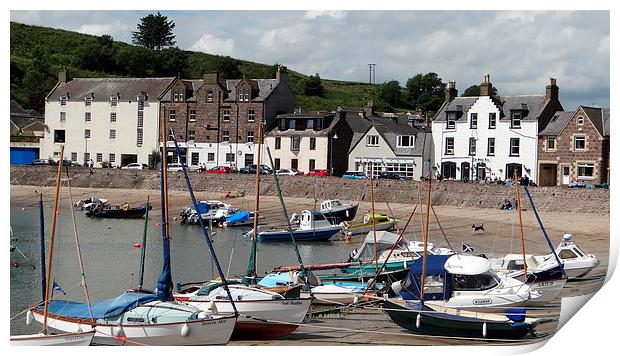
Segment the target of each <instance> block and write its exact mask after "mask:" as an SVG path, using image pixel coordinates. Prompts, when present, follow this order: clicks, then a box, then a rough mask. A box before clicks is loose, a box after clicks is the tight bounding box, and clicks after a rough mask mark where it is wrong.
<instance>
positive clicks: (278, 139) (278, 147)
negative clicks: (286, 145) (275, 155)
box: [276, 137, 282, 150]
mask: <svg viewBox="0 0 620 356" xmlns="http://www.w3.org/2000/svg"><path fill="white" fill-rule="evenodd" d="M281 147H282V138H281V137H276V150H279V149H280V148H281Z"/></svg>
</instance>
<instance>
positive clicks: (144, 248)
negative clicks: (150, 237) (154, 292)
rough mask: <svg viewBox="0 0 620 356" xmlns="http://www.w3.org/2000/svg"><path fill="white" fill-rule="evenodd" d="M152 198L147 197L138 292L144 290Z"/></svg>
mask: <svg viewBox="0 0 620 356" xmlns="http://www.w3.org/2000/svg"><path fill="white" fill-rule="evenodd" d="M150 202H151V201H150V196H147V197H146V214H145V215H144V233H143V234H142V250H141V251H140V271H139V273H138V291H141V290H142V286H143V283H144V259H145V257H146V232H147V230H148V226H149V206H150Z"/></svg>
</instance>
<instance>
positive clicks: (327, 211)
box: [319, 199, 359, 224]
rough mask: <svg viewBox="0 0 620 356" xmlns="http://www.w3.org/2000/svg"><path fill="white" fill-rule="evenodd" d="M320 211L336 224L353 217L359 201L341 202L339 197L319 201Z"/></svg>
mask: <svg viewBox="0 0 620 356" xmlns="http://www.w3.org/2000/svg"><path fill="white" fill-rule="evenodd" d="M319 206H320V210H319V211H320V212H321V214H323V215H324V216H325V217H326V218H327V219H329V220H330V222H332V223H334V224H338V223H340V222H342V221H351V220H353V219H354V218H355V214H356V213H357V207H358V206H359V203H352V204H351V203H343V202H342V200H340V199H330V200H324V201H322V202H321V204H320V205H319Z"/></svg>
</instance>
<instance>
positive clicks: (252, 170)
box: [239, 164, 271, 174]
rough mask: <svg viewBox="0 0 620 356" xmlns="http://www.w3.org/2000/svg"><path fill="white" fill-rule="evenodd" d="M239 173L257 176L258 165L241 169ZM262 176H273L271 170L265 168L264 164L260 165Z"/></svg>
mask: <svg viewBox="0 0 620 356" xmlns="http://www.w3.org/2000/svg"><path fill="white" fill-rule="evenodd" d="M239 173H246V174H247V173H249V174H256V165H255V164H251V165H249V166H247V167H244V168H241V169H240V170H239ZM260 174H271V168H269V167H267V166H265V165H264V164H261V165H260Z"/></svg>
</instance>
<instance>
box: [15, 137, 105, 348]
mask: <svg viewBox="0 0 620 356" xmlns="http://www.w3.org/2000/svg"><path fill="white" fill-rule="evenodd" d="M64 149H65V148H64V146H63V147H61V149H60V158H61V161H62V157H63V154H64ZM61 173H62V165H60V164H59V165H58V175H57V181H56V195H55V198H54V215H53V220H52V233H51V242H50V254H49V260H48V265H47V272H48V273H49V274H48V275H47V276H46V275H45V274H46V268H45V232H44V230H45V227H44V223H43V221H44V220H43V194H40V195H39V219H40V228H41V232H40V236H41V294H42V300H43V303H44V308H43V316H44V319H45V320H44V322H43V330H42V331H41V332H40V333H37V334H33V335H13V336H11V338H10V344H11V346H88V345H90V343H91V342H92V340H93V337H94V336H95V330H94V329H91V330H86V331H81V330H80V331H75V330H72V331H71V332H66V333H52V332H50V331H49V330H48V323H47V316H48V312H49V310H48V305H49V299H48V295H49V283H46V280H49V276H50V275H51V272H52V257H53V252H54V238H55V232H56V219H57V214H56V212H57V211H58V197H59V192H60V181H61V180H60V178H61ZM11 232H12V231H11ZM31 318H32V314H31V312H30V311H29V312H28V314H27V316H26V323H28V324H29V323H30V322H31V320H32V319H31Z"/></svg>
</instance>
